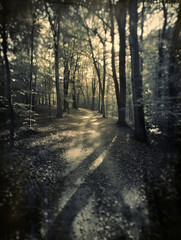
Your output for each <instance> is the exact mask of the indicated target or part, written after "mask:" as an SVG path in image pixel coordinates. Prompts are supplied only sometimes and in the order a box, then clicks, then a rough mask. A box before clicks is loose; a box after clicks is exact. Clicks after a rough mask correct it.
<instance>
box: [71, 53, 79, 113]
mask: <svg viewBox="0 0 181 240" xmlns="http://www.w3.org/2000/svg"><path fill="white" fill-rule="evenodd" d="M78 61H79V56H77V59H76V63H75V68H74V73H73V78H72V81H73V94H72V97H73V108H75V109H77V99H76V88H75V74H76V71H77V67H78Z"/></svg>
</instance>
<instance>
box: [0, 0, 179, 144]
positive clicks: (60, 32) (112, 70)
mask: <svg viewBox="0 0 181 240" xmlns="http://www.w3.org/2000/svg"><path fill="white" fill-rule="evenodd" d="M1 2H2V3H1V9H0V11H1V13H2V14H1V18H0V28H1V47H0V49H1V55H0V57H1V64H0V71H1V73H2V80H3V81H2V84H1V85H0V93H1V95H2V96H1V98H0V104H2V105H3V104H4V105H3V106H5V107H4V109H6V110H5V111H4V110H3V111H4V112H7V110H8V115H7V116H8V120H10V121H9V122H8V124H9V125H8V126H9V129H10V132H11V134H10V135H11V141H12V142H13V138H14V137H13V135H14V129H15V127H14V122H15V121H16V119H18V125H19V124H20V125H21V123H20V120H21V119H22V118H23V120H22V122H23V126H28V125H29V126H31V125H32V123H33V121H34V116H35V111H36V110H37V107H38V105H49V111H48V114H49V115H50V116H51V115H52V105H57V106H56V110H57V113H56V115H57V117H59V118H61V117H62V116H63V112H68V113H69V108H70V107H73V108H75V109H77V108H78V107H85V108H90V109H92V110H98V112H100V113H101V114H102V116H103V117H106V116H116V117H118V121H117V123H118V124H119V125H120V126H127V124H128V125H131V126H133V127H134V128H135V136H136V138H137V139H139V140H140V141H146V140H147V137H146V132H147V133H149V134H152V133H156V134H158V133H164V132H165V135H166V134H167V133H168V129H172V128H173V125H175V126H176V125H177V124H178V116H179V115H178V106H179V81H178V79H179V76H180V75H179V74H180V72H179V67H180V60H179V58H180V47H179V41H180V35H179V34H180V17H178V19H177V21H176V22H174V18H173V17H172V16H173V15H174V16H176V10H178V13H179V9H180V5H179V4H176V3H175V4H173V5H170V4H169V3H168V2H166V1H165V0H162V1H161V2H160V3H159V4H154V5H153V4H152V3H151V2H148V1H143V2H141V4H140V2H138V1H136V0H134V1H131V0H130V1H128V2H125V1H123V0H119V1H116V0H109V1H101V0H100V1H96V4H95V5H93V4H92V2H91V1H88V0H87V1H81V0H80V1H74V0H72V1H69V2H67V1H63V0H62V1H58V2H57V1H49V0H44V1H42V2H40V1H33V0H29V1H27V3H26V4H25V5H23V7H21V4H20V3H22V1H21V0H15V2H16V3H17V6H18V7H14V5H13V4H12V1H11V0H8V1H1ZM11 5H12V6H11ZM139 6H140V8H138V7H139ZM137 8H138V9H139V11H140V12H139V15H138V12H137ZM22 9H25V11H23V10H22ZM9 10H10V11H9ZM14 10H15V11H14ZM12 12H14V13H13V14H12ZM23 12H26V15H27V16H25V15H23V14H22V13H23ZM127 13H129V19H130V21H129V22H128V21H126V19H127ZM156 14H158V15H159V19H161V17H160V16H162V17H163V18H162V20H159V21H160V23H159V24H158V25H157V27H156V28H155V29H153V27H152V26H151V23H148V18H149V17H150V16H153V17H155V19H156ZM174 24H175V25H174ZM149 28H152V31H151V30H149ZM171 36H172V37H171ZM128 37H129V39H128ZM167 49H168V50H167ZM126 78H127V79H126ZM4 83H5V84H4ZM3 84H4V86H3ZM1 99H3V100H1ZM7 102H8V107H7V105H6V103H7ZM34 110H35V111H34ZM133 113H134V114H133ZM128 115H129V116H128ZM4 116H5V114H4ZM17 116H21V117H20V118H17ZM14 118H15V120H13V119H14ZM16 122H17V121H16ZM25 123H26V124H25ZM133 123H134V124H133ZM173 123H174V124H173ZM145 126H146V127H145ZM170 134H171V133H170Z"/></svg>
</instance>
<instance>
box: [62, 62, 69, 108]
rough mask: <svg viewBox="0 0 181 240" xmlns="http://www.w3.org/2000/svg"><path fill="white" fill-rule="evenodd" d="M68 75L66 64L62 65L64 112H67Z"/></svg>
mask: <svg viewBox="0 0 181 240" xmlns="http://www.w3.org/2000/svg"><path fill="white" fill-rule="evenodd" d="M69 74H70V71H69V69H68V64H67V63H65V64H64V110H63V111H64V112H66V111H67V110H68V99H67V98H68V88H69Z"/></svg>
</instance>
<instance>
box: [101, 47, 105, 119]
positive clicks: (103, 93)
mask: <svg viewBox="0 0 181 240" xmlns="http://www.w3.org/2000/svg"><path fill="white" fill-rule="evenodd" d="M105 48H106V45H105V43H104V44H103V83H102V104H101V113H102V117H103V118H105V117H106V113H105V101H104V98H105V88H106V49H105Z"/></svg>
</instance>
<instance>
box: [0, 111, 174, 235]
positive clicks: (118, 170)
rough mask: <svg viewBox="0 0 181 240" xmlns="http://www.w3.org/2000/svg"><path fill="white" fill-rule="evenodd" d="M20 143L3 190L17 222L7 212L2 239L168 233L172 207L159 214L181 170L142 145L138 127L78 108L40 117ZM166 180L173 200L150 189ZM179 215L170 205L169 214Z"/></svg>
mask: <svg viewBox="0 0 181 240" xmlns="http://www.w3.org/2000/svg"><path fill="white" fill-rule="evenodd" d="M15 144H16V148H15V151H14V150H13V152H12V153H11V155H10V156H9V158H11V159H15V161H14V166H12V167H10V168H9V170H7V169H5V171H6V173H5V174H6V175H5V174H4V173H2V174H3V175H4V176H6V178H4V177H3V179H4V180H3V181H4V182H7V186H8V185H9V186H8V187H7V186H4V189H5V191H7V192H10V193H11V194H9V195H3V202H4V203H6V202H9V203H10V204H9V205H7V210H5V209H6V207H4V208H3V212H4V213H6V212H7V211H8V212H9V214H10V217H9V216H8V215H7V214H5V215H3V216H4V219H6V218H7V220H6V221H3V223H2V226H3V224H5V223H6V224H5V225H4V227H2V229H4V230H5V232H2V233H1V234H2V236H3V238H2V239H23V240H24V239H29V236H31V239H37V240H39V239H43V240H44V239H47V240H69V239H71V240H96V239H97V240H109V239H110V240H118V239H119V240H121V239H122V240H123V239H124V240H130V239H133V240H146V239H149V240H150V239H151V240H152V239H153V235H154V236H156V235H157V236H162V235H163V231H162V227H160V226H162V225H160V222H159V219H158V218H160V219H161V221H162V217H163V216H162V214H164V218H165V211H167V209H165V208H164V209H163V211H160V210H159V209H161V206H162V205H165V206H167V202H166V203H165V202H164V201H165V199H166V197H167V196H169V195H170V196H171V195H173V194H175V193H173V191H174V189H173V187H172V186H173V184H172V182H171V181H170V180H169V179H172V178H173V177H170V178H168V174H167V173H169V174H174V173H173V171H172V170H171V169H169V171H168V170H166V168H167V160H166V159H165V157H164V154H163V151H160V150H159V149H158V148H154V147H153V146H151V147H148V146H146V145H145V144H143V143H139V142H137V141H135V139H134V137H133V131H132V130H131V129H129V128H118V127H117V126H116V124H115V121H114V120H111V119H103V118H102V117H101V115H99V114H97V113H96V112H92V111H90V110H85V109H79V110H77V111H75V112H74V113H73V114H70V115H65V116H64V118H63V119H52V121H51V122H49V119H48V118H43V119H42V116H41V119H39V120H38V121H37V132H32V133H31V132H29V133H26V132H23V133H22V135H19V136H17V138H16V141H15ZM7 155H8V153H7ZM7 159H8V156H7ZM7 159H5V162H6V163H7V167H8V166H9V165H8V161H7ZM165 173H166V174H167V175H166V174H165ZM2 174H1V175H2ZM0 177H1V176H0ZM160 179H163V182H164V184H165V186H166V187H165V186H163V187H162V192H164V191H165V188H166V195H164V194H163V196H162V198H161V201H160V200H159V201H157V200H156V201H155V199H153V201H152V199H151V198H152V196H153V195H154V194H153V193H150V191H149V189H150V190H151V191H154V189H155V186H156V185H155V183H158V182H159V181H160ZM149 186H150V188H149ZM7 189H8V190H7ZM157 189H158V193H156V194H157V195H156V196H160V195H159V194H160V193H159V188H157ZM172 189H173V191H172ZM170 191H172V192H171V193H170ZM22 193H23V194H22ZM150 199H151V203H150ZM148 200H149V201H148ZM171 204H172V206H173V205H174V204H173V203H171ZM150 206H151V207H152V208H150ZM155 209H156V211H155ZM152 210H153V211H152ZM170 210H171V211H170ZM13 211H16V212H17V214H14V212H13ZM11 212H13V214H11ZM152 212H153V213H154V214H152ZM155 212H156V213H155ZM172 213H173V216H174V214H175V210H174V209H173V211H172V208H169V211H168V216H171V215H172ZM151 215H152V220H150V216H151ZM172 219H174V217H173V218H172ZM150 221H152V223H151V224H150ZM155 221H156V224H155ZM169 221H170V220H169ZM7 223H9V227H8V225H7ZM162 223H163V228H165V225H164V224H165V223H164V222H163V221H162V222H161V224H162ZM151 225H153V228H154V229H153V228H152V226H151ZM150 226H151V228H150ZM170 226H175V222H173V223H171V224H170ZM176 227H177V226H176ZM10 228H11V229H12V230H11V231H12V232H11V231H10V230H7V231H6V229H10ZM178 228H179V225H178ZM160 229H161V230H160ZM165 229H167V228H165ZM173 229H174V228H173ZM149 231H150V233H149ZM169 231H170V230H169ZM174 231H175V232H177V229H176V230H175V229H174ZM153 232H154V233H153ZM164 232H165V230H164ZM164 234H165V233H164ZM171 234H172V232H171ZM4 236H6V237H4ZM7 236H8V237H9V236H10V237H9V238H8V237H7ZM155 239H159V240H160V239H164V240H165V239H167V238H165V237H163V238H159V237H158V238H155ZM168 239H169V238H168ZM175 239H177V238H175Z"/></svg>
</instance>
